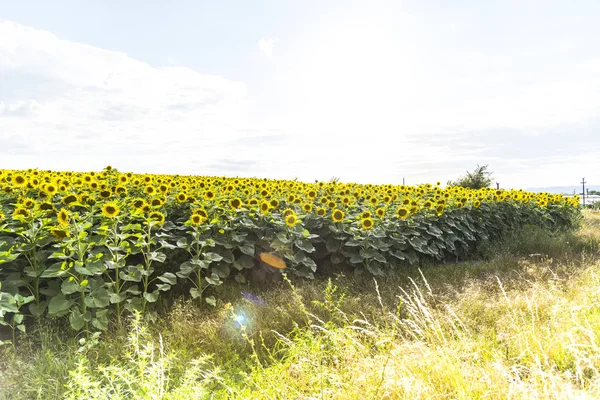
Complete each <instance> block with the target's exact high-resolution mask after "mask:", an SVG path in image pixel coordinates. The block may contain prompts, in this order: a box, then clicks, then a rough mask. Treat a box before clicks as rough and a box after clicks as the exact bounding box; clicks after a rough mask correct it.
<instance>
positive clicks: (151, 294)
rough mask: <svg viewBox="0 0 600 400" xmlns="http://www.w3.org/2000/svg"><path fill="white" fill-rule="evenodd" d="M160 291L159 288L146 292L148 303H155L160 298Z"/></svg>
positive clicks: (145, 296)
mask: <svg viewBox="0 0 600 400" xmlns="http://www.w3.org/2000/svg"><path fill="white" fill-rule="evenodd" d="M159 293H160V292H159V291H158V290H155V291H154V292H145V293H144V298H145V299H146V301H147V302H148V303H154V302H155V301H156V300H158V296H159Z"/></svg>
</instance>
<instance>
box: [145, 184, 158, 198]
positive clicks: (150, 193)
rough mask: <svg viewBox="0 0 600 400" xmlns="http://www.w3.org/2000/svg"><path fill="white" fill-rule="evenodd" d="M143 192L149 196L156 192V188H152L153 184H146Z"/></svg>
mask: <svg viewBox="0 0 600 400" xmlns="http://www.w3.org/2000/svg"><path fill="white" fill-rule="evenodd" d="M144 193H146V194H147V195H148V196H151V195H153V194H154V193H156V189H155V188H154V186H152V185H148V186H146V187H145V188H144Z"/></svg>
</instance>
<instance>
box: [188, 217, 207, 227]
mask: <svg viewBox="0 0 600 400" xmlns="http://www.w3.org/2000/svg"><path fill="white" fill-rule="evenodd" d="M203 221H204V218H202V216H201V215H199V214H192V215H191V216H190V223H191V224H192V225H194V226H198V225H200V224H201V223H202V222H203Z"/></svg>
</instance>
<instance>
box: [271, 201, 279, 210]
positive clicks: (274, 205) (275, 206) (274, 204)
mask: <svg viewBox="0 0 600 400" xmlns="http://www.w3.org/2000/svg"><path fill="white" fill-rule="evenodd" d="M270 205H271V208H277V207H279V200H277V199H271V202H270Z"/></svg>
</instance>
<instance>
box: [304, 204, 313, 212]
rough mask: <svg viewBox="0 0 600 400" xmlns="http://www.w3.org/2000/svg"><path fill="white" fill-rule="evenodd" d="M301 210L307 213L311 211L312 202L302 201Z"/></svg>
mask: <svg viewBox="0 0 600 400" xmlns="http://www.w3.org/2000/svg"><path fill="white" fill-rule="evenodd" d="M302 210H303V211H304V212H306V213H309V212H311V211H312V204H310V203H304V204H302Z"/></svg>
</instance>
